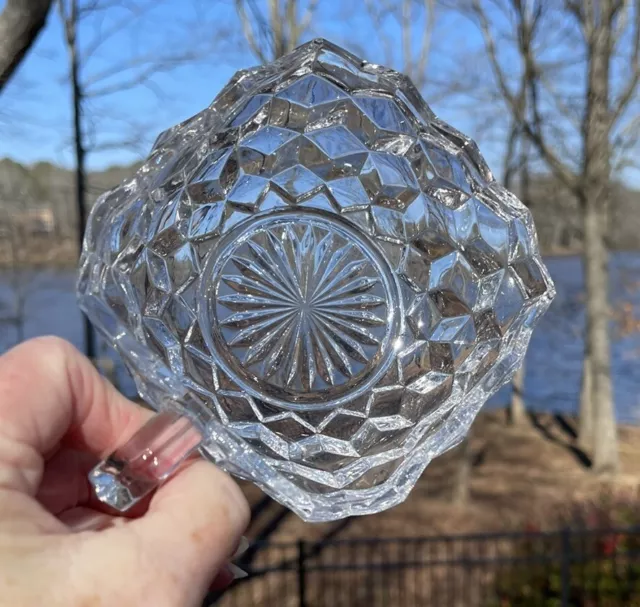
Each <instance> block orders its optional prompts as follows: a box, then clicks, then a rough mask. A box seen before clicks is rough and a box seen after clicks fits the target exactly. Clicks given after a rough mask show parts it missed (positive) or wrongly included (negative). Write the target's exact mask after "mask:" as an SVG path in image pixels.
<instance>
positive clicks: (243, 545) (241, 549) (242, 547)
mask: <svg viewBox="0 0 640 607" xmlns="http://www.w3.org/2000/svg"><path fill="white" fill-rule="evenodd" d="M248 549H249V540H248V539H247V538H246V537H245V536H244V535H243V536H242V537H241V538H240V543H239V544H238V547H237V548H236V551H235V552H234V553H233V555H232V556H231V558H232V559H237V558H238V557H239V556H242V555H243V554H244V553H245V552H246V551H247V550H248Z"/></svg>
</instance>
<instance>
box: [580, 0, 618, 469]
mask: <svg viewBox="0 0 640 607" xmlns="http://www.w3.org/2000/svg"><path fill="white" fill-rule="evenodd" d="M599 8H600V12H601V17H602V18H600V19H595V20H594V22H593V31H592V32H591V33H590V36H589V39H588V74H587V84H588V93H587V105H586V111H585V115H584V123H583V130H584V157H583V174H582V177H583V179H582V188H581V191H580V202H581V204H582V210H583V214H584V266H585V285H586V295H587V306H586V308H587V314H586V316H587V328H586V335H587V348H586V351H587V355H588V357H589V359H590V362H589V369H590V376H591V401H592V406H593V414H594V421H593V424H594V436H593V468H594V471H595V472H596V473H598V474H602V473H615V472H616V471H617V469H618V445H617V436H616V422H615V412H614V405H613V393H612V386H611V354H610V349H609V305H608V296H609V273H608V266H607V262H608V259H607V257H608V256H607V250H606V245H605V229H606V220H607V201H608V196H609V186H610V178H611V149H610V142H609V136H610V130H611V116H610V111H609V68H610V63H611V59H612V56H613V50H614V49H613V41H612V31H611V28H610V23H609V19H608V18H606V16H607V15H611V14H613V13H612V11H613V5H612V4H611V2H610V1H607V0H603V2H602V5H601V6H600V7H599Z"/></svg>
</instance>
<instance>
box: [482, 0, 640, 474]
mask: <svg viewBox="0 0 640 607" xmlns="http://www.w3.org/2000/svg"><path fill="white" fill-rule="evenodd" d="M491 5H492V9H493V10H494V11H503V14H502V16H501V17H500V18H498V19H496V18H493V17H494V16H493V14H492V13H491V11H489V10H487V5H486V3H483V2H480V1H479V0H472V2H471V6H470V10H471V13H472V15H473V17H474V20H475V21H476V23H477V24H478V26H479V28H480V31H481V32H482V35H483V38H484V46H485V50H486V54H487V57H488V59H489V63H490V66H491V69H492V72H493V75H494V78H495V81H496V85H497V88H498V90H499V92H500V94H501V96H502V98H503V99H504V101H505V102H506V107H507V108H508V110H509V111H510V113H511V115H512V116H514V117H515V119H516V120H518V121H520V122H521V123H522V129H523V132H524V134H525V135H526V137H527V138H528V140H529V141H530V142H531V144H532V145H533V146H534V147H535V149H536V151H537V153H538V154H539V156H540V158H541V159H542V160H543V161H544V162H545V163H546V165H547V166H548V167H549V169H550V170H551V172H552V173H553V174H554V175H555V177H556V178H557V179H558V180H559V181H560V182H561V183H562V184H563V185H564V186H565V187H566V188H567V190H568V191H569V192H571V193H572V194H573V195H574V196H575V197H576V198H577V200H578V201H579V204H580V208H581V210H582V215H583V226H584V228H583V230H584V262H585V275H586V291H587V306H586V307H587V314H586V316H587V327H586V357H587V358H588V360H589V364H588V365H586V366H585V372H586V373H588V374H589V377H588V381H585V382H583V386H584V387H585V388H586V389H588V390H589V395H588V397H587V398H583V399H582V401H583V405H585V404H590V405H591V408H592V409H593V411H589V410H584V408H583V411H582V412H581V417H582V418H583V421H584V423H585V426H589V425H590V427H592V428H594V429H595V432H594V437H593V460H594V469H595V470H596V471H597V472H614V471H616V470H617V468H618V452H617V438H616V425H615V415H614V408H613V398H612V388H611V374H610V351H609V332H608V324H609V308H608V271H607V249H606V246H605V234H606V224H607V210H608V201H609V195H610V184H611V175H612V158H613V157H614V152H613V149H612V144H613V141H614V140H615V136H616V135H620V133H621V132H622V131H624V128H622V121H623V119H624V118H625V117H626V114H627V110H628V108H629V107H630V104H631V102H632V101H633V100H634V96H635V94H636V92H637V88H638V80H639V77H640V65H639V57H640V11H639V10H638V7H637V6H632V3H631V1H630V0H629V1H627V0H601V1H600V2H595V1H593V0H585V1H584V2H582V1H580V2H577V1H576V2H573V1H569V0H566V1H565V2H564V3H563V4H560V3H555V2H550V1H545V0H532V1H525V0H505V1H504V2H502V1H496V2H492V3H491ZM505 14H506V16H507V21H501V19H502V18H504V16H505ZM514 22H515V24H516V28H517V29H518V32H519V34H518V36H517V40H518V44H517V45H516V50H517V57H518V60H519V62H520V66H519V70H520V72H526V73H527V74H528V77H527V85H526V88H527V103H528V109H527V111H526V112H525V109H524V108H523V107H521V106H520V105H519V103H518V97H517V95H516V93H515V92H514V88H513V84H512V80H513V79H512V78H511V77H510V75H511V73H512V72H513V69H508V68H507V67H506V66H505V63H504V61H501V59H500V53H499V51H498V48H497V44H498V43H500V44H502V43H503V42H504V40H505V36H504V35H503V34H504V29H503V28H504V25H501V23H502V24H504V23H507V24H510V23H514ZM525 22H532V23H536V24H537V25H536V27H535V28H534V29H533V30H532V32H531V34H532V36H533V38H532V41H530V43H529V44H528V45H523V44H521V43H520V42H521V35H520V31H521V25H522V24H523V23H525ZM543 22H546V24H545V25H544V26H543V25H542V24H543ZM550 24H551V25H550ZM507 27H512V26H511V25H507ZM501 28H502V29H501ZM543 35H546V36H547V38H549V36H553V37H555V38H554V40H553V42H552V43H553V44H555V48H556V49H559V50H560V51H564V55H573V57H571V58H569V59H566V60H564V61H562V62H559V61H558V60H557V57H556V58H555V59H552V58H550V55H549V54H548V53H547V55H546V56H543V51H544V50H547V51H548V49H549V40H547V41H546V44H543V43H542V41H541V37H542V36H543ZM534 39H535V40H534ZM574 46H575V47H576V48H577V52H575V49H573V48H572V47H574ZM623 47H624V48H623ZM560 54H563V53H562V52H561V53H560ZM620 56H624V57H625V58H626V60H627V68H628V69H627V71H626V73H628V74H629V76H628V78H627V79H626V80H625V81H624V82H623V84H622V86H621V87H619V90H618V91H614V86H613V84H612V64H613V62H614V60H616V61H619V60H620ZM569 62H572V65H571V68H572V69H573V71H574V74H575V69H576V66H581V67H582V68H583V69H584V72H585V76H584V78H583V82H582V84H583V86H581V87H580V86H578V85H579V84H580V78H579V77H578V79H577V80H578V82H577V83H576V82H575V81H569V80H567V79H566V77H567V75H568V72H567V71H565V72H563V71H562V70H563V68H564V67H566V66H567V64H568V63H569ZM563 76H564V77H565V79H564V80H562V78H563ZM574 80H575V75H574ZM559 84H564V85H565V86H564V87H562V86H559ZM571 127H575V130H574V131H573V133H572V134H569V135H568V129H569V128H571ZM568 141H578V142H579V149H580V153H579V154H578V155H577V156H573V155H572V153H571V150H570V149H569V148H570V146H569V145H567V143H568ZM585 431H586V430H585V429H584V428H583V432H585Z"/></svg>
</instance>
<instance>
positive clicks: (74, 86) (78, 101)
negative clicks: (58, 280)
mask: <svg viewBox="0 0 640 607" xmlns="http://www.w3.org/2000/svg"><path fill="white" fill-rule="evenodd" d="M60 6H61V7H62V3H61V4H60ZM62 10H63V9H62V8H61V11H62ZM77 12H78V6H77V0H71V8H70V10H69V14H68V15H66V16H65V17H64V19H65V35H66V39H67V45H68V50H69V60H70V72H71V73H70V77H71V95H72V103H73V142H74V152H75V157H76V184H75V185H76V188H75V189H76V208H77V213H78V231H77V235H78V246H79V247H82V241H83V239H84V230H85V226H86V224H87V202H86V184H85V182H86V167H85V157H86V150H85V147H84V132H83V129H82V102H83V99H82V97H83V95H82V87H81V85H80V60H79V57H78V45H77ZM84 337H85V354H86V355H87V357H89V358H90V359H92V360H93V359H95V358H96V343H95V334H94V332H93V327H92V326H91V322H90V321H89V319H88V318H87V317H86V316H85V317H84Z"/></svg>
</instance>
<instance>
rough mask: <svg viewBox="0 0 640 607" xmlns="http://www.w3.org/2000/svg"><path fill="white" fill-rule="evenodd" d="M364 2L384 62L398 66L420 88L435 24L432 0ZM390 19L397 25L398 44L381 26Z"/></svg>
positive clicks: (423, 81)
mask: <svg viewBox="0 0 640 607" xmlns="http://www.w3.org/2000/svg"><path fill="white" fill-rule="evenodd" d="M365 4H366V7H367V12H368V13H369V16H370V17H371V21H372V22H373V25H374V29H375V31H376V37H377V39H378V40H379V41H380V44H381V45H382V47H383V51H384V55H385V62H386V63H387V64H388V65H396V66H398V69H401V70H402V72H404V73H405V74H406V75H407V76H409V78H411V80H412V81H413V83H414V84H415V86H416V88H417V89H418V90H424V88H425V86H426V84H427V69H428V67H429V58H430V56H431V50H432V40H433V30H434V27H435V24H436V2H435V0H365ZM390 20H391V21H394V22H395V23H396V25H397V26H398V27H399V29H400V42H401V44H400V45H398V44H397V42H396V40H395V39H394V38H393V37H391V36H390V35H389V34H388V33H387V30H386V28H385V26H386V24H387V22H388V21H390ZM398 47H399V49H400V53H397V49H398Z"/></svg>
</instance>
